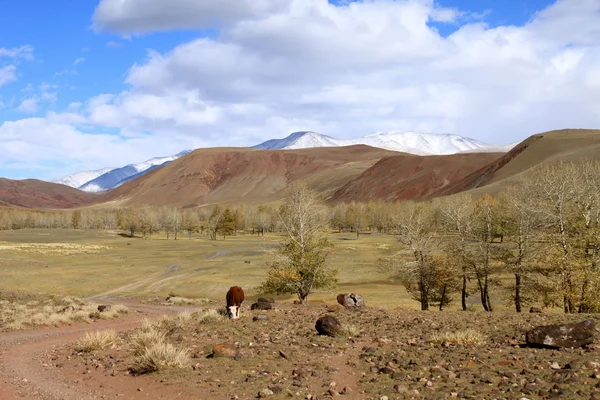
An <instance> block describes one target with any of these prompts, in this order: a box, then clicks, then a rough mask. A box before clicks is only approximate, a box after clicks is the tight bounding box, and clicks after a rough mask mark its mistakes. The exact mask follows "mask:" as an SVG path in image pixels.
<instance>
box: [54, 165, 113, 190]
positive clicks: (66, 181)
mask: <svg viewBox="0 0 600 400" xmlns="http://www.w3.org/2000/svg"><path fill="white" fill-rule="evenodd" d="M113 169H114V168H102V169H97V170H95V171H81V172H76V173H74V174H71V175H67V176H65V177H62V178H60V179H55V180H53V181H52V183H60V184H61V185H67V186H71V187H74V188H78V187H79V186H81V185H84V184H85V183H87V182H89V181H91V180H92V179H96V178H97V177H99V176H100V175H103V174H105V173H107V172H110V171H112V170H113Z"/></svg>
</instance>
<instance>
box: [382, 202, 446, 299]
mask: <svg viewBox="0 0 600 400" xmlns="http://www.w3.org/2000/svg"><path fill="white" fill-rule="evenodd" d="M395 224H396V226H397V228H398V231H399V237H398V239H399V241H400V242H401V243H402V244H404V245H405V246H406V247H407V249H408V253H409V257H410V259H411V261H409V262H405V261H404V260H405V257H404V254H403V252H402V251H401V252H399V253H398V254H397V256H396V257H395V259H394V260H393V264H392V265H393V266H394V267H395V270H396V274H397V275H398V277H400V280H401V281H402V283H403V284H404V286H405V287H406V289H407V290H408V292H409V293H411V294H412V295H413V297H414V298H415V299H416V300H418V301H419V302H420V303H421V310H424V311H425V310H429V300H430V294H431V292H432V289H433V287H434V286H435V285H436V279H437V276H436V275H437V274H436V265H435V264H432V263H431V262H430V256H431V254H432V252H433V250H434V249H435V248H437V247H439V240H438V237H437V236H438V235H437V232H436V230H435V226H434V225H433V219H432V212H431V209H430V207H429V206H428V205H426V204H415V203H412V202H407V203H404V204H403V206H402V207H401V208H400V209H399V210H398V212H397V213H396V216H395Z"/></svg>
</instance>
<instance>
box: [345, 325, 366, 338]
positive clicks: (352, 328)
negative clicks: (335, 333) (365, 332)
mask: <svg viewBox="0 0 600 400" xmlns="http://www.w3.org/2000/svg"><path fill="white" fill-rule="evenodd" d="M342 331H343V332H344V334H345V335H346V336H348V337H358V336H360V334H361V332H362V331H361V329H360V326H356V325H349V324H345V325H342Z"/></svg>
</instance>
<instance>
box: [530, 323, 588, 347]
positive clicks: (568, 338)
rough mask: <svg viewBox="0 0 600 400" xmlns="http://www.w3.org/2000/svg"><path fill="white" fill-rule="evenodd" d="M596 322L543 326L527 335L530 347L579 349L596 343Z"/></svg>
mask: <svg viewBox="0 0 600 400" xmlns="http://www.w3.org/2000/svg"><path fill="white" fill-rule="evenodd" d="M594 331H595V323H594V320H591V319H588V320H585V321H582V322H576V323H572V324H564V325H543V326H538V327H536V328H533V329H531V330H530V331H528V332H527V333H526V335H525V339H526V341H527V345H529V346H530V347H545V348H554V349H556V348H571V347H573V348H577V347H582V346H585V345H588V344H592V343H594Z"/></svg>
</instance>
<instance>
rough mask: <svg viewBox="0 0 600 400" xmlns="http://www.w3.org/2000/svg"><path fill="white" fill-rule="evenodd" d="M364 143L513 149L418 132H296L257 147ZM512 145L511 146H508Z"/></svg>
mask: <svg viewBox="0 0 600 400" xmlns="http://www.w3.org/2000/svg"><path fill="white" fill-rule="evenodd" d="M355 144H364V145H367V146H372V147H378V148H382V149H386V150H392V151H400V152H404V153H410V154H417V155H422V156H426V155H444V154H455V153H461V152H478V151H482V152H483V151H486V152H491V151H508V150H510V148H512V147H513V146H514V144H513V145H508V146H492V145H489V144H487V143H483V142H480V141H478V140H475V139H471V138H466V137H463V136H459V135H450V134H432V133H417V132H378V133H373V134H370V135H367V136H364V137H360V138H356V139H336V138H333V137H331V136H326V135H321V134H319V133H316V132H295V133H292V134H291V135H289V136H288V137H286V138H283V139H272V140H268V141H266V142H264V143H261V144H259V145H257V146H254V148H258V149H302V148H309V147H332V146H350V145H355ZM509 146H510V147H509Z"/></svg>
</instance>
